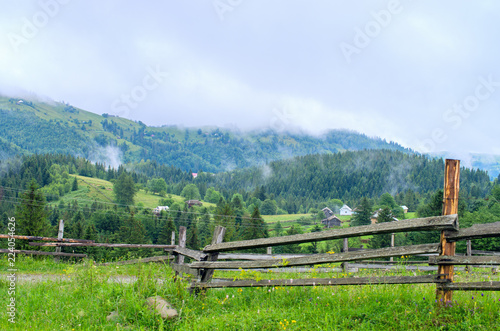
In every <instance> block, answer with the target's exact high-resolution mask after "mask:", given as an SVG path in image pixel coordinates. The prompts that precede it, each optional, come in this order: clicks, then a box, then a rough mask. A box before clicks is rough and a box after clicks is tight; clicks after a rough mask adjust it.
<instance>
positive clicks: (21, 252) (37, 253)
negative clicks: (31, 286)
mask: <svg viewBox="0 0 500 331" xmlns="http://www.w3.org/2000/svg"><path fill="white" fill-rule="evenodd" d="M0 253H16V254H31V255H52V256H69V257H87V254H75V253H61V252H42V251H25V250H17V249H15V250H14V251H11V250H10V249H0Z"/></svg>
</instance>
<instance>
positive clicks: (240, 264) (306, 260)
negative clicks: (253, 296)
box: [190, 244, 439, 269]
mask: <svg viewBox="0 0 500 331" xmlns="http://www.w3.org/2000/svg"><path fill="white" fill-rule="evenodd" d="M434 252H439V244H424V245H414V246H402V247H387V248H380V249H373V250H368V251H357V252H347V253H338V254H314V255H311V256H306V257H297V258H291V259H286V260H281V261H280V260H274V261H270V260H267V261H230V262H220V261H218V262H193V263H191V264H190V266H191V267H192V268H206V269H238V268H243V269H254V268H280V267H284V266H289V267H291V266H300V265H310V264H321V263H335V262H344V261H355V260H366V259H374V258H380V257H390V256H401V255H415V254H423V253H434Z"/></svg>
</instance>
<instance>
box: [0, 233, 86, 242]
mask: <svg viewBox="0 0 500 331" xmlns="http://www.w3.org/2000/svg"><path fill="white" fill-rule="evenodd" d="M6 238H14V239H20V240H35V241H37V240H38V241H58V242H63V243H93V242H94V241H93V240H86V239H71V238H61V239H58V238H52V237H36V236H18V235H14V236H11V235H9V234H0V239H6Z"/></svg>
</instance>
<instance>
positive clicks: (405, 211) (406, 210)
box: [401, 206, 408, 214]
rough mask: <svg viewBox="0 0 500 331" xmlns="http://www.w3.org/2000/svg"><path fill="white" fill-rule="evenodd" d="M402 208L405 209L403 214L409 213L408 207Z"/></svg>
mask: <svg viewBox="0 0 500 331" xmlns="http://www.w3.org/2000/svg"><path fill="white" fill-rule="evenodd" d="M401 208H403V212H404V213H405V214H406V213H407V212H408V207H406V206H401Z"/></svg>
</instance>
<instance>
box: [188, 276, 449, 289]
mask: <svg viewBox="0 0 500 331" xmlns="http://www.w3.org/2000/svg"><path fill="white" fill-rule="evenodd" d="M439 276H440V275H429V276H392V277H360V278H308V279H269V280H259V281H256V280H251V279H248V280H237V281H222V282H212V283H193V284H192V285H191V287H193V288H220V287H263V286H318V285H326V286H328V285H329V286H339V285H380V284H426V283H447V282H448V281H447V280H444V279H439Z"/></svg>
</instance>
